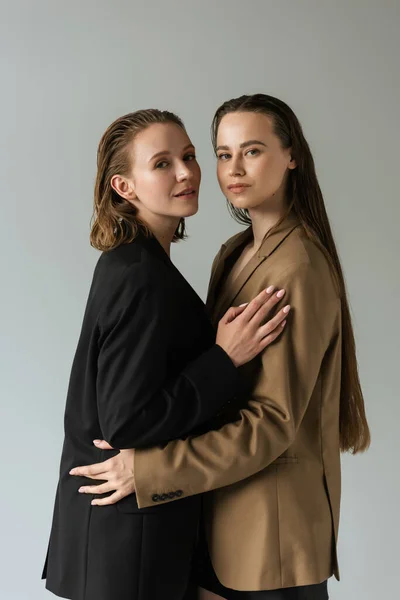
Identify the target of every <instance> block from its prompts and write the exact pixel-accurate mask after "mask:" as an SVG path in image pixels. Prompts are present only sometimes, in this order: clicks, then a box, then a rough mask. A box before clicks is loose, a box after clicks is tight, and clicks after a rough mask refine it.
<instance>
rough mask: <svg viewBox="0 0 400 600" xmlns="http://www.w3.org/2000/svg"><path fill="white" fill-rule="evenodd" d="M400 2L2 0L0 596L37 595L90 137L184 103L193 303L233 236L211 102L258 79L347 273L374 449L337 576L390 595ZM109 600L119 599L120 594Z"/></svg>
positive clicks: (346, 522)
mask: <svg viewBox="0 0 400 600" xmlns="http://www.w3.org/2000/svg"><path fill="white" fill-rule="evenodd" d="M399 25H400V5H399V2H394V1H393V2H391V1H389V0H375V1H373V2H371V1H368V0H358V1H357V0H352V1H349V0H339V1H338V0H336V1H333V0H332V1H330V2H326V1H323V0H322V1H321V0H298V1H294V0H293V1H288V0H279V2H278V1H276V2H273V1H268V0H264V1H261V0H248V1H247V2H244V1H239V0H225V1H217V0H213V1H211V0H202V1H200V0H199V1H198V2H193V1H188V2H179V1H178V0H169V1H168V2H164V1H158V2H155V1H153V2H149V3H145V2H134V1H130V2H127V1H126V2H124V1H122V0H114V1H113V2H106V1H105V0H96V1H95V0H87V1H84V0H80V1H79V2H78V1H76V0H69V1H68V2H61V1H59V0H49V1H44V0H36V1H31V2H30V1H29V0H24V1H17V0H13V1H9V2H6V1H4V0H1V1H0V44H1V52H0V65H1V67H0V68H1V73H0V76H1V78H0V82H1V83H0V85H1V92H0V127H1V129H0V132H1V133H0V186H1V196H0V197H1V221H0V227H1V234H0V240H1V252H0V261H1V265H0V266H1V311H0V320H1V322H0V326H1V329H0V331H1V342H0V343H1V347H0V365H1V377H0V398H1V424H2V428H1V436H0V444H1V457H2V461H1V495H0V515H1V524H0V526H1V533H0V571H1V576H0V598H1V599H4V600H37V599H38V600H39V599H42V598H43V599H44V598H46V597H50V596H49V594H48V592H45V591H44V590H43V584H42V583H41V581H40V573H41V568H42V563H43V559H44V555H45V550H46V545H47V539H48V533H49V528H50V520H51V514H52V508H53V499H54V492H55V486H56V482H57V471H58V463H59V456H60V450H61V444H62V416H63V410H64V402H65V394H66V388H67V382H68V376H69V370H70V366H71V361H72V357H73V353H74V350H75V345H76V342H77V338H78V334H79V330H80V325H81V319H82V315H83V310H84V306H85V301H86V297H87V293H88V288H89V284H90V280H91V275H92V270H93V266H94V264H95V261H96V260H97V257H98V253H97V252H96V251H94V250H92V249H91V248H90V246H89V243H88V233H89V219H90V216H91V209H92V187H93V180H94V175H95V154H96V147H97V143H98V141H99V138H100V136H101V134H102V133H103V131H104V129H105V128H106V127H107V126H108V125H109V123H110V122H111V121H112V120H114V118H116V117H118V116H120V115H122V114H124V113H126V112H129V111H131V110H135V109H138V108H148V107H150V106H157V107H160V108H164V109H172V110H175V111H176V112H178V114H180V115H181V116H182V117H183V118H184V120H185V122H186V125H187V128H188V131H189V134H190V135H191V136H192V138H193V141H194V143H195V144H196V146H197V148H198V156H199V161H200V163H201V166H202V168H203V185H202V193H201V209H200V212H199V214H198V215H197V216H196V217H194V218H192V219H191V220H190V221H189V223H188V226H189V232H190V239H189V240H188V241H187V242H185V243H184V244H180V245H177V246H176V247H175V248H174V252H173V256H174V260H175V261H176V263H177V265H178V266H179V267H180V268H181V269H182V271H183V273H184V274H185V275H186V276H187V278H188V279H189V281H190V282H191V283H192V284H193V285H194V287H195V288H196V290H198V292H199V293H200V294H201V295H202V296H203V297H204V294H205V291H206V286H207V281H208V276H209V269H210V265H211V260H212V258H213V256H214V254H215V253H216V251H217V250H218V249H219V246H220V244H221V242H222V241H224V240H225V239H226V238H227V237H228V236H230V235H232V233H234V232H236V231H237V230H238V226H237V225H235V223H234V222H233V221H232V220H231V219H230V218H229V216H228V213H227V211H226V209H225V202H224V199H223V198H222V196H221V193H220V191H219V189H218V185H217V182H216V178H215V174H214V171H215V164H214V158H213V155H212V151H211V145H210V140H209V125H210V122H211V118H212V115H213V112H214V110H215V109H216V107H217V106H218V105H219V104H220V103H221V102H222V101H224V100H226V99H228V98H231V97H234V96H237V95H240V94H242V93H253V92H259V91H263V92H266V93H270V94H274V95H277V96H278V97H280V98H282V99H284V100H286V101H287V102H288V103H289V104H290V105H291V106H292V107H293V108H294V110H295V111H296V112H297V114H298V116H299V118H300V120H301V122H302V124H303V127H304V129H305V133H306V136H307V138H308V140H309V142H310V144H311V147H312V150H313V153H314V156H315V160H316V164H317V170H318V174H319V179H320V183H321V186H322V189H323V192H324V194H325V199H326V203H327V207H328V211H329V215H330V218H331V222H332V226H333V229H334V232H335V235H336V240H337V242H338V246H339V250H340V254H341V257H342V260H343V266H344V270H345V274H346V277H347V282H348V290H349V295H350V300H351V304H352V309H353V313H354V325H355V332H356V337H357V343H358V356H359V365H360V373H361V379H362V384H363V389H364V392H365V397H366V403H367V410H368V417H369V420H370V424H371V429H372V435H373V444H372V447H371V450H370V451H369V452H368V453H367V454H366V455H364V456H360V457H355V458H353V457H351V456H345V457H344V458H343V503H342V519H341V530H340V562H341V573H342V582H341V583H340V584H337V583H336V582H333V583H332V584H331V586H330V589H331V597H332V598H333V599H338V598H341V599H342V600H355V599H358V598H362V599H363V600H375V599H376V598H377V597H381V596H384V597H385V598H395V597H397V595H398V594H397V589H398V582H397V572H398V565H399V559H400V553H399V534H400V526H399V516H398V513H399V508H398V507H399V488H400V482H399V467H398V457H399V454H398V447H397V445H396V443H395V442H396V433H397V430H398V422H399V418H400V410H399V397H398V393H397V377H398V365H399V341H398V340H399V333H400V332H399V318H398V312H397V307H398V303H399V295H400V286H399V267H398V256H397V254H398V252H399V249H400V248H399V226H398V221H399V216H400V215H399V204H398V203H399V193H398V173H399V148H398V140H399V114H398V107H399V106H400V87H399V66H398V63H399V53H400V47H399V41H398V39H399V38H398V31H399ZM116 600H117V599H116Z"/></svg>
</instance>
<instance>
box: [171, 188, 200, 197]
mask: <svg viewBox="0 0 400 600" xmlns="http://www.w3.org/2000/svg"><path fill="white" fill-rule="evenodd" d="M195 194H196V190H195V189H194V188H186V189H185V190H182V192H179V194H175V197H176V198H180V197H181V196H189V197H192V196H194V195H195Z"/></svg>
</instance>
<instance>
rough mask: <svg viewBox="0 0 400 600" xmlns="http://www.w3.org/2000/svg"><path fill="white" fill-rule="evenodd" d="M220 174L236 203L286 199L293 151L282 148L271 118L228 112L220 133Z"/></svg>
mask: <svg viewBox="0 0 400 600" xmlns="http://www.w3.org/2000/svg"><path fill="white" fill-rule="evenodd" d="M217 157H218V161H217V176H218V181H219V185H220V187H221V190H222V192H223V194H224V196H225V197H226V198H227V199H228V200H229V202H231V204H233V206H235V207H236V208H242V209H252V208H253V209H254V208H257V207H259V206H261V205H264V206H265V207H267V205H268V203H271V204H272V202H274V207H275V208H276V207H277V201H278V202H280V203H281V204H282V205H283V204H284V202H285V187H286V179H287V174H288V169H294V168H295V167H296V162H295V161H294V160H292V157H291V151H290V148H289V149H284V148H282V145H281V141H280V140H279V138H278V137H277V135H276V134H275V133H274V127H273V121H272V118H270V117H268V116H267V115H264V114H260V113H255V112H233V113H228V114H227V115H225V116H224V117H223V118H222V119H221V122H220V125H219V128H218V134H217Z"/></svg>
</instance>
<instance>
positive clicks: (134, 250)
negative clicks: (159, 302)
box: [91, 238, 163, 312]
mask: <svg viewBox="0 0 400 600" xmlns="http://www.w3.org/2000/svg"><path fill="white" fill-rule="evenodd" d="M162 269H163V263H162V261H160V260H159V259H158V258H157V257H156V256H154V255H153V254H152V253H151V252H149V251H148V248H146V245H145V244H144V243H142V241H141V240H140V239H139V238H136V239H135V240H133V241H132V242H131V243H129V244H123V245H121V246H118V247H117V248H113V249H112V250H109V251H108V252H103V254H102V255H101V256H100V258H99V260H98V261H97V265H96V267H95V271H94V275H93V283H92V289H91V296H92V299H93V300H95V301H96V303H97V302H99V303H100V304H101V305H102V306H103V308H104V309H105V310H107V311H111V312H114V309H115V310H119V309H120V308H121V307H124V306H127V305H132V303H133V302H136V301H138V300H140V299H143V298H148V297H149V296H153V297H157V296H158V295H159V294H158V293H157V292H158V291H159V288H160V285H161V281H162V280H163V278H162V277H161V276H160V271H162Z"/></svg>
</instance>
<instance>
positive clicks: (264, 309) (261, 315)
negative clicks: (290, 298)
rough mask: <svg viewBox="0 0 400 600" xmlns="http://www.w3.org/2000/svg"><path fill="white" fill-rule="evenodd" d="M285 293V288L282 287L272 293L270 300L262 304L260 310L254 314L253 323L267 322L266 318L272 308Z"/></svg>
mask: <svg viewBox="0 0 400 600" xmlns="http://www.w3.org/2000/svg"><path fill="white" fill-rule="evenodd" d="M285 293H286V292H285V290H283V289H282V290H279V291H278V292H274V293H273V294H272V295H270V297H269V298H268V300H267V301H266V302H264V304H263V305H262V306H260V308H259V309H258V311H257V312H256V313H255V314H254V316H253V318H252V319H251V323H252V324H253V325H259V324H260V323H262V322H265V319H266V318H267V317H268V315H269V313H270V312H271V310H272V309H273V308H274V306H275V305H276V304H278V303H279V302H280V301H281V300H282V298H283V297H284V295H285Z"/></svg>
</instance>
